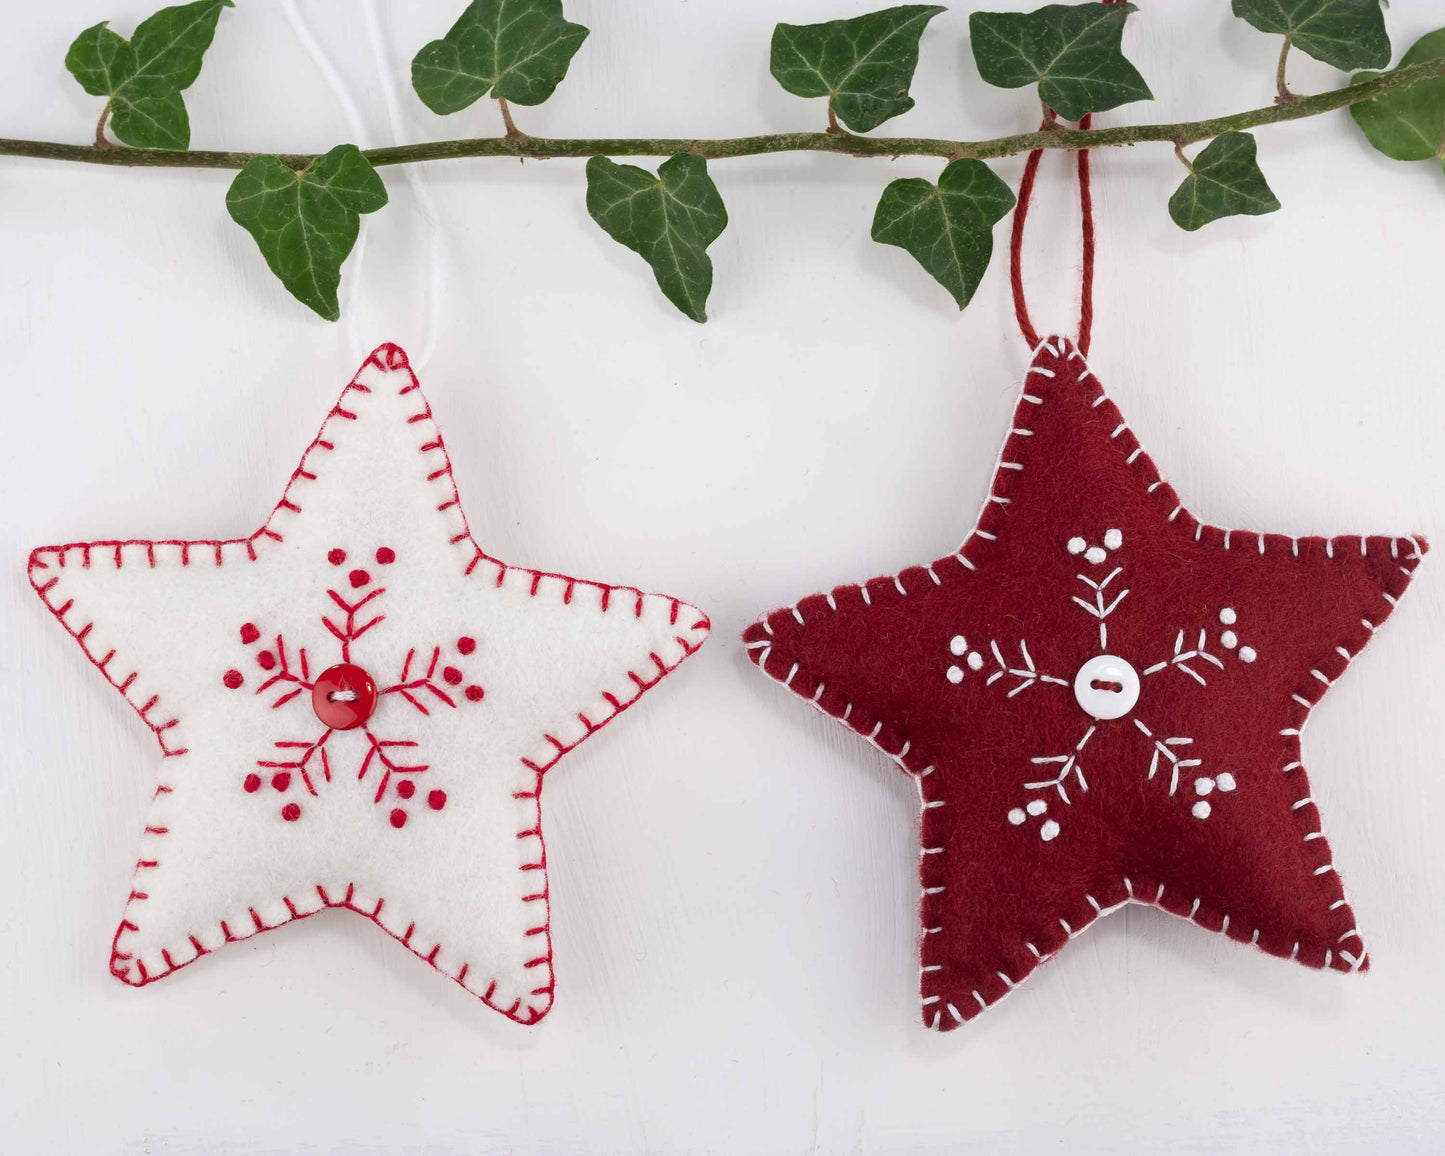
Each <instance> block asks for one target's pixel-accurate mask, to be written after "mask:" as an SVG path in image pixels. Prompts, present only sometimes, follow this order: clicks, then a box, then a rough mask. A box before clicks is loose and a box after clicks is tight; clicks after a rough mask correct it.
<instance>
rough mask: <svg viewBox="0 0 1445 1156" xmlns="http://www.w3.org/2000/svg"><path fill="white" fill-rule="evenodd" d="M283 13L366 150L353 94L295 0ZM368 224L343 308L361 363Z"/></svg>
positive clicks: (365, 348) (289, 1)
mask: <svg viewBox="0 0 1445 1156" xmlns="http://www.w3.org/2000/svg"><path fill="white" fill-rule="evenodd" d="M281 7H282V11H283V12H285V14H286V20H287V22H288V23H290V25H291V30H292V31H293V32H294V33H295V34H296V39H297V40H299V41H300V42H301V47H302V48H303V49H305V51H306V55H307V56H309V57H311V62H312V63H313V64H314V65H316V71H317V72H319V73H321V77H322V79H323V80H325V81H326V83H327V84H328V85H330V86H331V91H332V93H333V94H334V95H335V97H336V102H337V103H338V104H339V105H341V111H342V113H343V114H344V115H345V117H346V122H347V124H348V125H349V126H350V128H351V135H352V137H353V138H354V139H355V143H356V146H357V148H365V147H366V146H367V140H366V126H365V125H364V124H363V123H362V119H361V110H360V109H359V108H358V107H357V105H356V101H355V100H353V99H352V97H351V91H350V90H349V89H348V88H347V87H346V83H345V82H344V81H343V80H342V79H341V74H340V73H338V72H337V71H336V68H335V66H334V65H332V63H331V58H330V57H328V56H327V55H326V53H325V52H324V51H323V50H322V48H321V45H320V44H318V43H317V41H316V37H314V36H313V35H312V34H311V29H310V28H309V27H308V26H307V24H306V21H305V19H304V18H303V17H302V16H301V12H300V10H299V9H298V8H297V7H296V0H282V6H281ZM367 226H368V222H367V219H366V217H365V216H363V217H362V218H361V231H360V232H359V234H358V235H357V238H356V247H355V248H354V249H353V250H352V258H351V268H350V270H349V274H350V275H349V276H348V277H347V281H348V285H347V289H346V301H345V303H344V304H343V306H342V310H341V312H342V314H343V315H344V316H345V317H346V335H347V342H348V344H350V345H351V347H352V352H353V356H354V357H355V358H356V359H357V360H358V361H359V360H360V359H361V358H363V357H365V356H366V355H367V354H368V353H370V352H371V346H370V345H368V344H367V342H366V341H365V339H364V338H363V337H362V335H361V332H360V330H359V329H358V320H357V316H356V298H357V293H358V291H359V289H360V287H361V270H362V267H363V266H364V265H365V263H366V233H367Z"/></svg>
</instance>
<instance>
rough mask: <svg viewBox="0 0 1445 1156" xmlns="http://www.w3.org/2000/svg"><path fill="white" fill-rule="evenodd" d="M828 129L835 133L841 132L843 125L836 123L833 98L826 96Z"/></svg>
mask: <svg viewBox="0 0 1445 1156" xmlns="http://www.w3.org/2000/svg"><path fill="white" fill-rule="evenodd" d="M828 131H829V132H831V133H834V134H835V135H838V136H841V135H842V134H843V126H842V125H841V124H839V123H838V114H837V113H836V112H834V111H833V98H832V97H831V96H830V97H829V98H828Z"/></svg>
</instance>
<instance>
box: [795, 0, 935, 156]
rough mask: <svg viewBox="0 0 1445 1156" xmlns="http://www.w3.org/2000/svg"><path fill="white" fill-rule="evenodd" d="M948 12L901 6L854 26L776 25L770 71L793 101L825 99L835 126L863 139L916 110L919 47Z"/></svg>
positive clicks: (836, 22) (850, 23)
mask: <svg viewBox="0 0 1445 1156" xmlns="http://www.w3.org/2000/svg"><path fill="white" fill-rule="evenodd" d="M946 11H947V9H946V8H939V7H937V6H935V5H932V4H904V5H902V6H900V7H898V8H885V9H884V10H883V11H882V12H869V13H868V14H867V15H864V16H855V17H853V19H851V20H829V21H828V22H827V23H825V24H779V25H778V26H777V27H776V28H774V29H773V47H772V57H771V61H770V63H769V68H770V70H771V71H772V74H773V76H774V77H775V78H776V79H777V82H778V83H779V84H781V85H782V86H783V87H784V88H785V89H786V90H787V91H788V92H791V93H792V94H793V95H794V96H826V97H827V98H828V101H829V104H830V106H831V107H832V109H833V111H834V112H835V113H836V114H837V116H838V119H839V120H841V121H842V122H843V123H844V124H846V125H847V126H848V127H849V128H850V129H852V130H853V131H854V132H868V131H869V130H870V129H875V128H877V127H878V126H879V125H880V124H882V123H883V122H884V121H885V120H888V119H890V118H891V117H895V116H897V115H898V114H899V113H904V112H907V111H908V110H909V109H910V108H912V107H913V98H912V97H911V96H909V95H908V86H909V85H911V84H912V83H913V71H914V69H916V68H917V67H918V41H919V39H920V38H921V37H922V36H923V29H924V28H925V27H926V26H927V24H928V22H929V21H930V20H932V19H933V18H934V17H935V16H937V15H938V14H939V13H940V12H946Z"/></svg>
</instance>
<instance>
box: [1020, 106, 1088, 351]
mask: <svg viewBox="0 0 1445 1156" xmlns="http://www.w3.org/2000/svg"><path fill="white" fill-rule="evenodd" d="M1091 119H1092V118H1091V117H1088V116H1086V117H1084V119H1083V120H1081V121H1079V127H1080V128H1081V129H1087V128H1088V127H1089V123H1090V121H1091ZM1047 123H1048V122H1047V121H1045V122H1044V124H1043V125H1040V126H1039V127H1040V128H1041V129H1042V128H1044V127H1045V126H1046V125H1047ZM1043 155H1044V150H1043V149H1034V150H1033V152H1031V153H1029V159H1028V160H1027V161H1026V162H1025V164H1024V175H1023V179H1022V180H1021V181H1020V182H1019V197H1018V204H1017V205H1016V206H1015V207H1014V219H1013V236H1012V238H1011V240H1010V243H1009V280H1010V281H1011V282H1012V284H1013V295H1014V315H1015V316H1016V317H1017V318H1018V322H1019V329H1020V330H1022V332H1023V335H1024V340H1025V341H1027V342H1028V344H1029V347H1030V348H1033V347H1034V346H1036V345H1038V343H1039V333H1038V330H1036V329H1035V328H1034V326H1033V322H1032V321H1030V320H1029V307H1028V302H1026V301H1025V300H1024V273H1023V249H1024V222H1025V221H1026V220H1027V219H1028V214H1029V200H1030V198H1032V196H1033V193H1034V180H1035V178H1037V176H1038V173H1039V161H1040V160H1041V159H1042V158H1043ZM1078 155H1079V209H1080V214H1081V216H1082V218H1083V234H1084V259H1083V261H1084V268H1083V276H1082V279H1081V284H1080V286H1079V337H1078V342H1077V344H1078V347H1079V352H1080V353H1082V354H1083V355H1084V356H1085V357H1087V356H1088V355H1089V338H1090V336H1091V334H1092V331H1093V328H1094V198H1093V194H1092V193H1091V191H1090V188H1089V150H1088V149H1079V150H1078Z"/></svg>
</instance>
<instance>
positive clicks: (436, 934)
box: [30, 345, 709, 1024]
mask: <svg viewBox="0 0 1445 1156" xmlns="http://www.w3.org/2000/svg"><path fill="white" fill-rule="evenodd" d="M30 581H31V583H32V585H33V586H34V588H35V590H36V592H37V593H38V594H39V596H40V598H41V599H42V600H43V601H44V603H45V605H46V606H47V607H48V608H49V609H50V611H51V612H52V613H53V614H54V615H55V617H56V618H57V619H59V621H60V623H61V624H62V625H63V626H64V627H65V629H66V630H67V631H68V632H69V633H70V634H71V635H72V636H73V637H74V638H75V640H76V641H77V642H79V644H80V646H81V647H82V649H83V650H84V651H85V654H86V655H87V656H88V657H89V658H90V660H91V662H92V663H94V664H95V665H96V666H97V667H98V668H99V670H100V671H101V673H102V674H103V675H104V676H105V678H106V679H107V681H109V682H110V683H111V685H112V686H114V687H115V688H116V689H117V690H119V691H120V693H121V694H122V695H123V696H124V697H125V699H126V701H127V702H128V703H129V704H130V705H131V706H132V707H133V708H134V709H135V711H136V712H137V713H138V714H139V716H140V718H141V719H142V720H143V721H144V722H145V724H146V725H147V726H148V727H149V728H150V729H151V731H152V732H153V733H154V734H155V736H156V738H157V740H158V741H159V743H160V747H161V751H162V753H163V756H164V757H163V758H162V760H161V763H160V769H159V775H158V782H157V786H156V791H155V799H154V802H153V804H152V807H151V812H150V815H149V818H148V820H147V823H146V827H145V832H144V834H143V835H142V838H141V850H140V856H139V860H138V862H137V864H136V872H135V878H134V882H133V884H132V888H131V892H130V896H129V900H128V902H127V904H126V907H125V912H124V916H123V918H122V921H121V923H120V926H119V928H118V930H117V931H116V934H115V939H114V944H113V949H112V955H111V963H110V967H111V971H112V972H113V973H114V974H115V975H116V976H117V977H118V978H119V979H121V980H123V981H124V982H126V983H128V984H133V985H141V984H146V983H150V982H152V981H154V980H157V979H160V978H162V977H164V976H166V975H169V974H171V973H172V972H173V971H175V970H177V969H178V968H181V967H184V966H185V965H187V964H189V963H191V962H193V961H194V960H196V959H198V958H200V957H201V956H202V955H206V954H208V953H210V952H212V951H215V950H216V949H217V948H219V947H221V946H222V945H223V944H225V943H228V942H231V941H232V940H238V939H246V938H248V937H250V936H252V935H255V934H256V933H258V932H260V931H265V930H270V929H272V928H275V927H278V926H280V925H282V924H285V923H287V922H289V921H291V920H293V919H297V918H300V917H302V916H306V915H311V914H313V913H315V912H319V911H321V910H323V909H325V908H328V907H345V908H348V909H350V910H352V911H356V912H358V913H360V914H362V915H364V916H366V917H367V918H368V919H371V920H373V921H374V922H375V923H376V924H378V925H379V926H380V927H381V928H383V929H384V930H385V931H387V932H388V933H389V934H391V935H392V936H394V937H395V938H396V939H397V940H398V941H400V942H401V943H402V944H404V945H405V946H406V947H407V948H409V949H410V950H411V951H412V952H414V953H415V954H416V955H418V956H419V957H421V958H422V959H424V960H426V962H428V963H430V964H431V965H432V966H433V967H434V968H436V969H437V970H438V971H440V972H441V973H442V974H444V975H446V976H448V977H450V978H451V979H453V980H455V981H456V982H457V983H459V984H461V986H463V987H464V988H466V989H467V991H469V992H471V993H472V994H473V995H475V996H477V997H478V998H479V999H481V1000H483V1001H485V1002H486V1003H487V1004H488V1005H489V1006H491V1007H492V1008H494V1009H496V1010H497V1011H499V1012H501V1013H502V1014H504V1015H506V1016H508V1017H509V1018H511V1019H513V1020H516V1021H518V1022H520V1023H524V1024H530V1023H535V1022H536V1021H538V1020H539V1019H541V1018H542V1016H544V1015H545V1014H546V1013H547V1011H548V1010H549V1009H550V1007H551V1005H552V999H553V974H552V950H551V932H550V923H549V915H548V912H549V905H548V884H547V857H546V851H545V847H544V844H543V838H542V825H541V793H542V784H543V781H544V776H545V773H546V772H547V771H548V770H549V769H550V768H551V767H552V766H554V765H555V764H556V763H557V761H558V760H559V759H560V758H561V757H562V756H563V755H564V754H565V753H566V752H568V751H569V750H571V749H572V748H574V747H575V746H577V745H578V744H579V743H581V742H582V741H583V740H584V739H586V738H588V737H589V736H591V735H592V734H593V733H595V732H596V731H597V730H598V728H600V727H601V726H603V725H604V724H605V723H607V722H608V721H610V720H611V719H613V718H615V717H616V716H617V715H618V714H619V713H620V712H621V711H623V710H625V709H626V708H627V707H629V706H631V705H633V704H634V703H635V702H636V701H637V700H638V699H639V698H640V697H641V696H642V694H643V693H644V692H645V691H647V690H649V689H651V688H652V687H653V686H655V685H656V684H657V683H658V682H659V681H660V680H661V679H662V677H663V676H664V675H666V674H668V673H669V672H670V671H672V670H673V669H674V668H675V667H677V665H678V664H679V663H681V662H682V661H683V659H685V658H687V657H688V656H689V655H691V654H692V653H694V652H695V651H696V650H697V648H698V647H699V646H700V645H701V644H702V642H703V640H704V638H705V637H706V635H707V633H708V630H709V623H708V619H707V617H706V616H705V615H704V614H702V613H701V612H700V611H698V610H697V609H695V608H694V607H692V606H690V605H688V604H687V603H685V602H681V601H679V600H678V599H676V598H671V597H667V596H663V595H655V594H644V593H642V592H641V591H640V590H637V589H634V588H632V587H627V586H611V585H605V584H602V583H597V582H587V581H582V580H579V579H574V578H568V577H566V576H563V575H558V574H550V573H544V572H541V571H537V570H529V569H523V568H520V567H515V566H510V565H508V564H506V563H504V562H500V561H498V560H497V559H495V558H493V557H490V556H489V555H487V554H486V553H484V552H483V550H482V549H481V547H480V546H478V545H477V544H476V542H475V541H473V539H472V536H471V533H470V531H469V530H468V526H467V520H466V516H465V515H464V513H463V512H462V507H461V504H460V500H459V498H458V495H457V490H456V486H455V484H454V482H453V480H452V472H451V463H450V461H449V459H448V457H447V452H446V449H445V447H444V445H443V442H442V438H441V434H440V433H439V432H438V430H437V427H436V425H435V423H434V421H433V419H432V413H431V409H430V407H429V406H428V404H427V402H426V400H425V398H424V397H423V396H422V393H421V390H420V388H419V387H418V384H417V380H416V377H415V376H414V375H413V373H412V371H411V368H410V366H409V365H408V363H407V359H406V355H405V354H404V353H403V352H402V350H401V349H400V348H398V347H397V346H395V345H383V346H381V347H380V348H379V349H377V350H376V351H375V352H374V353H372V354H371V356H370V357H368V358H367V360H366V362H365V363H364V364H363V365H362V367H361V369H360V370H359V371H358V372H357V374H356V376H355V377H354V378H353V379H352V380H351V382H350V383H349V384H348V385H347V386H346V388H345V389H344V390H343V391H342V393H341V397H340V399H339V401H338V402H337V404H336V406H335V407H334V408H333V409H332V410H331V412H330V415H329V416H328V417H327V419H326V422H325V424H324V425H323V426H322V428H321V431H320V433H319V434H318V435H317V436H316V438H315V440H314V441H312V443H311V445H310V447H309V448H308V449H307V450H306V452H305V454H304V456H303V457H302V459H301V464H300V466H299V467H298V468H297V469H296V471H295V473H294V474H293V475H292V477H291V480H290V483H289V484H288V486H287V487H286V490H285V493H284V495H283V497H282V498H281V501H280V502H279V503H278V504H277V506H276V508H275V510H274V512H273V513H272V514H271V517H270V518H269V520H268V521H267V522H266V524H265V525H264V526H263V527H262V528H261V529H260V530H258V531H257V532H256V533H254V534H252V535H251V536H250V537H248V538H242V539H236V540H225V541H219V540H218V541H178V540H177V541H143V540H126V541H104V542H88V543H75V544H70V545H62V546H47V547H43V548H41V549H37V550H35V551H34V552H33V553H32V555H31V557H30ZM323 719H324V720H325V721H323Z"/></svg>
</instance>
